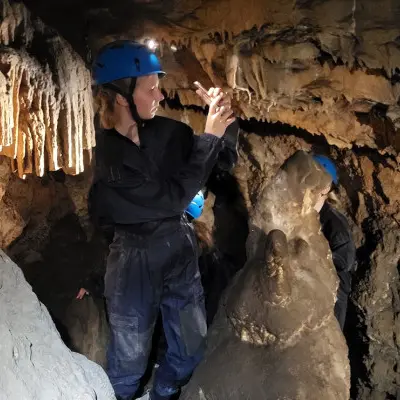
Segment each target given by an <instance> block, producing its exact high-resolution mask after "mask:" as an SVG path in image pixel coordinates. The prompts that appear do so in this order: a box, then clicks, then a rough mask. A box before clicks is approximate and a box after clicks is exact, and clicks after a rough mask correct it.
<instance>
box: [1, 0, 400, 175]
mask: <svg viewBox="0 0 400 400" xmlns="http://www.w3.org/2000/svg"><path fill="white" fill-rule="evenodd" d="M2 3H3V14H4V15H6V14H7V11H6V9H8V10H9V11H8V19H7V18H5V19H3V22H2V23H1V25H0V43H2V44H3V45H6V46H10V47H11V48H12V49H11V50H10V49H9V48H6V49H3V50H1V51H0V57H1V59H0V65H2V66H3V67H2V68H1V69H0V70H1V72H3V76H4V77H2V75H1V74H0V82H2V79H3V82H2V85H1V86H0V91H1V90H2V89H1V88H2V87H3V88H4V87H5V83H4V81H5V80H7V79H8V82H9V81H10V79H13V82H15V80H16V82H17V84H18V82H20V81H21V79H22V80H24V79H25V80H26V82H29V80H28V78H27V76H28V75H27V73H25V75H24V74H22V78H21V76H20V75H18V74H21V71H19V72H18V68H19V69H20V70H21V68H24V71H28V72H29V73H31V72H32V71H34V70H35V68H34V66H33V65H34V64H35V62H36V64H38V65H39V64H40V65H41V69H40V71H41V73H42V75H41V77H42V78H39V77H38V75H37V74H36V75H35V74H33V75H32V74H31V75H30V76H29V79H31V80H32V79H33V80H34V81H35V84H36V80H37V79H39V80H40V79H43V83H42V86H41V88H42V89H41V92H40V93H41V94H38V93H37V92H36V90H33V92H32V93H30V92H29V90H28V88H29V84H27V85H26V86H27V87H26V89H25V91H23V93H22V96H25V97H24V98H26V99H28V102H30V104H31V103H32V104H34V105H35V107H37V109H38V110H37V112H36V111H33V112H31V114H34V115H35V118H36V119H37V120H39V121H42V125H41V126H40V127H39V126H38V125H35V124H32V123H30V124H29V126H30V129H31V132H30V133H29V134H27V135H26V136H27V137H34V136H35V135H42V137H44V136H46V140H48V139H47V137H48V136H49V133H48V132H50V137H51V132H55V131H56V130H57V129H58V128H57V129H56V128H55V126H54V124H55V123H56V121H57V120H60V118H58V117H57V116H54V115H53V116H52V117H51V118H50V117H49V118H47V117H46V113H47V114H49V113H50V114H51V111H49V107H50V106H49V105H50V104H51V107H53V108H54V109H55V110H56V112H57V110H59V109H61V110H64V111H63V113H62V117H63V118H64V120H63V121H64V122H62V124H63V125H64V126H65V129H66V131H65V133H64V131H63V132H62V134H60V133H59V134H58V139H57V140H58V143H59V148H60V149H64V152H63V155H62V159H61V160H60V156H58V163H57V162H55V161H54V160H56V159H57V157H56V155H55V154H54V146H53V147H51V146H50V145H51V143H50V144H49V145H48V146H47V147H46V146H45V147H44V148H46V149H50V148H52V149H53V155H52V156H51V155H50V156H49V159H50V160H53V161H51V162H49V167H50V169H54V168H56V167H63V168H67V169H69V170H68V172H71V173H78V172H80V171H81V170H82V168H83V165H82V164H83V162H84V160H83V156H82V154H83V153H84V150H85V149H87V150H90V148H91V146H92V145H93V139H92V133H90V134H89V133H88V132H91V129H92V126H91V125H90V122H89V120H90V118H91V116H92V115H91V111H90V110H89V109H88V107H86V108H85V106H83V104H84V103H85V102H87V100H88V99H87V96H89V89H90V88H89V87H90V85H89V79H90V78H88V76H87V71H86V69H85V66H84V62H83V61H82V60H81V59H80V58H79V57H78V56H77V55H75V54H74V53H73V52H72V50H71V48H70V46H69V45H68V44H67V42H68V43H69V44H70V45H71V46H72V48H73V49H74V50H75V51H76V52H77V53H78V54H79V55H80V56H81V57H82V58H83V59H84V60H85V59H86V56H87V54H88V49H91V51H92V52H93V53H95V51H96V49H97V48H98V47H99V46H100V45H101V44H102V43H105V42H107V41H108V40H110V39H111V38H117V37H124V38H140V39H143V38H146V37H151V38H155V39H157V40H158V41H159V42H160V43H161V45H160V48H159V51H160V53H161V56H162V59H163V63H164V66H165V69H166V70H167V72H168V76H167V78H165V80H163V82H162V85H163V88H164V89H165V91H166V92H167V94H168V96H169V97H175V96H178V98H179V100H180V103H181V104H182V105H184V106H185V105H200V103H199V101H198V99H197V98H196V95H195V94H194V92H193V91H192V82H193V80H200V81H201V82H202V83H203V84H204V86H209V85H212V84H214V85H222V86H223V87H225V89H226V90H228V91H230V92H231V93H232V95H233V98H234V104H235V108H236V111H237V114H238V115H240V116H241V117H242V118H251V117H254V118H257V119H259V120H266V121H271V122H275V121H281V122H283V123H287V124H290V125H292V126H296V127H300V128H303V129H306V130H308V131H309V132H311V133H313V134H318V135H324V136H325V137H326V138H327V140H328V142H329V143H331V144H335V145H337V146H339V147H351V146H353V145H356V146H369V147H372V148H376V149H378V150H379V151H380V152H381V153H386V154H391V155H393V156H396V157H397V154H398V151H399V150H400V103H399V97H400V23H399V21H400V0H382V1H380V2H379V6H377V3H376V2H375V1H373V0H354V1H349V0H325V1H324V0H314V1H312V0H295V1H293V0H291V1H289V0H269V1H266V0H247V1H242V0H214V1H209V0H203V1H201V0H163V1H161V0H154V1H152V0H136V1H132V0H131V1H127V0H125V1H123V0H114V1H106V0H103V1H94V0H86V1H83V0H81V1H76V0H75V1H72V0H71V1H67V0H62V1H57V2H54V1H50V0H35V1H33V0H32V1H30V0H25V5H26V6H27V7H28V8H29V9H30V10H31V11H32V12H33V15H35V16H36V15H37V16H39V17H40V18H41V19H42V20H43V21H44V23H45V24H46V25H47V26H51V27H53V28H55V29H56V30H57V31H58V32H60V34H61V35H62V36H63V38H64V39H65V40H66V41H64V40H63V39H60V38H57V39H55V38H56V36H54V34H52V35H50V36H52V37H53V39H52V40H49V39H48V38H47V37H46V36H48V35H49V34H48V33H47V34H46V35H43V34H42V35H41V36H40V40H42V41H43V45H44V43H50V44H51V46H53V47H54V46H56V45H55V44H54V43H58V49H53V50H54V51H52V52H50V53H51V54H52V56H53V58H55V59H53V60H52V61H47V62H44V60H43V57H42V59H40V51H38V42H39V41H40V40H39V39H38V40H37V41H36V42H37V43H36V48H35V46H33V45H32V41H34V39H35V38H37V37H38V33H37V31H38V29H39V30H40V29H42V32H45V29H44V28H43V27H42V28H39V27H38V23H37V22H36V26H35V27H34V28H32V25H29V24H28V23H27V22H26V21H27V15H28V14H27V13H26V11H24V13H25V14H24V15H25V16H24V15H22V14H23V13H22V11H21V10H22V8H23V6H22V5H21V4H13V5H12V7H9V6H8V0H2ZM10 9H12V10H14V11H13V12H11V14H12V16H13V18H14V20H13V22H12V23H11V24H10ZM6 16H7V15H6ZM39 25H40V24H39ZM42 25H43V24H42ZM32 29H34V31H32ZM21 30H23V31H24V32H25V36H24V37H25V47H24V46H21V41H20V40H19V41H18V40H16V39H15V38H16V37H17V36H18V35H21ZM13 32H14V33H13ZM29 32H30V33H29ZM29 35H30V38H29V37H28V36H29ZM43 36H45V37H43ZM7 37H8V40H7ZM172 44H173V45H174V46H173V48H174V51H173V50H172V49H171V45H172ZM24 51H25V52H24ZM65 52H68V53H69V55H68V56H66V55H65V54H64V53H65ZM38 54H39V55H38ZM57 57H58V59H57ZM65 57H67V58H68V60H69V61H68V62H66V61H65ZM50 58H51V57H50ZM22 59H23V62H22V63H21V60H22ZM38 59H39V60H38ZM57 60H58V61H57ZM13 63H14V64H13ZM60 64H62V65H64V66H65V65H70V66H71V68H65V69H64V72H65V73H64V77H63V75H62V74H61V75H60V74H59V73H55V71H60V70H62V68H61V65H60ZM4 65H11V66H12V65H14V67H11V68H10V69H7V68H5V67H4ZM15 65H16V66H17V67H16V66H15ZM22 65H23V66H24V67H22ZM46 65H47V68H48V70H49V71H50V72H49V74H50V75H49V74H48V75H43V73H44V72H43V71H44V68H45V67H44V66H46ZM38 70H39V69H38ZM11 71H12V72H11ZM71 74H72V75H71ZM10 76H12V78H10ZM46 76H47V78H46ZM50 76H51V77H52V78H51V79H50V80H49V79H48V78H49V77H50ZM55 77H56V79H55ZM50 83H51V85H50V86H51V87H46V85H49V84H50ZM71 83H72V84H71ZM14 87H15V86H14ZM18 93H19V92H18V91H17V92H16V91H15V89H14V97H13V96H9V98H8V100H7V101H9V102H10V101H11V102H13V101H14V102H16V98H15V96H16V95H17V94H18ZM20 96H21V94H20ZM79 96H80V98H78V97H79ZM1 98H2V102H3V103H2V108H3V107H5V105H3V104H4V100H3V98H4V96H3V95H2V96H1ZM48 98H51V101H50V100H48ZM25 101H26V100H25ZM57 102H58V103H57ZM87 103H88V104H89V103H90V101H88V102H87ZM41 104H43V107H42V106H41ZM46 104H47V105H46ZM57 104H60V105H62V107H61V108H60V107H59V106H57ZM68 104H69V105H68ZM85 104H86V103H85ZM8 107H10V106H8ZM51 107H50V108H51ZM16 108H17V107H16V106H15V104H14V113H15V109H16ZM31 109H32V108H31ZM39 109H40V110H41V111H39ZM3 110H4V108H3ZM6 113H7V112H6ZM40 113H43V114H44V116H43V117H42V120H41V119H40ZM50 114H49V115H50ZM83 114H84V115H83ZM187 114H188V115H189V117H188V119H189V120H191V119H193V124H196V122H195V121H194V120H195V119H196V118H197V119H198V117H199V115H196V113H195V112H188V113H187ZM1 115H2V121H4V118H5V113H4V111H2V114H1ZM27 118H28V116H25V118H22V119H21V118H20V121H21V120H22V121H26V120H27ZM29 118H30V119H31V120H32V119H33V120H34V119H35V118H34V117H33V116H32V115H31V116H30V117H29ZM29 118H28V119H29ZM49 121H50V122H49ZM51 121H53V122H51ZM74 121H75V122H74ZM78 122H79V123H78ZM21 123H22V122H21ZM51 124H53V126H52V125H51ZM74 124H75V125H77V126H78V125H79V126H78V127H76V126H75V125H74ZM39 125H40V124H39ZM197 125H198V123H197ZM20 129H22V128H20ZM63 129H64V128H63ZM14 131H15V129H14ZM25 131H26V129H25ZM47 131H48V132H47ZM5 132H10V129H8V130H7V128H5V123H4V122H2V124H1V125H0V140H1V141H2V142H1V143H0V145H3V147H4V146H6V147H7V146H9V144H10V140H11V139H10V135H11V134H10V133H8V136H7V134H6V133H5ZM77 135H80V139H79V140H78V139H77V138H75V136H77ZM60 136H61V137H62V138H63V139H62V140H61V141H60ZM16 138H17V136H16V134H15V133H14V140H16ZM65 138H66V139H65ZM53 142H54V143H55V142H57V141H55V139H53ZM63 143H64V144H63ZM21 146H22V145H21ZM25 147H26V144H25ZM32 148H34V146H33V147H32ZM7 151H8V153H7V152H6V153H7V154H8V155H10V156H13V155H14V156H16V154H17V153H18V152H15V149H14V153H13V154H10V151H9V150H7ZM27 151H28V150H27ZM3 152H4V150H3ZM42 152H43V151H42ZM50 153H51V151H50ZM59 153H60V152H58V154H59ZM21 157H22V156H20V159H21V160H25V161H21V160H20V164H21V165H22V164H23V165H25V166H21V165H20V168H19V170H21V171H22V170H23V169H24V168H25V169H26V163H27V162H26V157H25V158H21ZM37 157H40V154H37V155H36V156H35V157H34V160H33V163H35V160H36V159H37ZM28 164H29V163H28ZM21 168H22V169H21ZM40 171H41V169H40V168H39V171H38V169H37V168H36V172H39V173H40ZM28 172H29V169H28Z"/></svg>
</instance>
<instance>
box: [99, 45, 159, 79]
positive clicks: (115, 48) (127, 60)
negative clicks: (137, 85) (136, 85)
mask: <svg viewBox="0 0 400 400" xmlns="http://www.w3.org/2000/svg"><path fill="white" fill-rule="evenodd" d="M152 74H158V75H159V76H164V75H165V72H164V71H163V70H162V69H161V64H160V61H159V60H158V58H157V56H156V55H155V54H154V53H153V52H152V51H151V50H150V49H149V48H148V47H147V46H145V45H143V44H140V43H137V42H133V41H131V40H117V41H115V42H111V43H109V44H107V45H105V46H104V47H103V48H102V49H101V50H100V51H99V53H98V55H97V57H96V59H95V60H94V62H93V78H94V81H95V84H96V85H104V84H106V83H111V82H114V81H117V80H119V79H124V78H138V77H140V76H146V75H152Z"/></svg>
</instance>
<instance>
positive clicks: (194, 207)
mask: <svg viewBox="0 0 400 400" xmlns="http://www.w3.org/2000/svg"><path fill="white" fill-rule="evenodd" d="M203 208H204V195H203V192H202V191H201V190H200V191H199V193H197V194H196V196H194V198H193V200H192V201H191V202H190V204H189V205H188V207H187V208H186V210H185V211H186V213H187V214H189V215H190V216H191V217H192V218H194V219H196V218H199V217H200V215H201V214H202V213H203Z"/></svg>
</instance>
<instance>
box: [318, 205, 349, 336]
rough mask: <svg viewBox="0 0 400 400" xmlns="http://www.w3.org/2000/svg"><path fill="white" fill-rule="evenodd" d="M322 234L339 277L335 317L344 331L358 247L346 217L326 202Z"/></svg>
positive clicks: (322, 219) (321, 219)
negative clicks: (327, 243) (326, 241)
mask: <svg viewBox="0 0 400 400" xmlns="http://www.w3.org/2000/svg"><path fill="white" fill-rule="evenodd" d="M320 222H321V226H322V232H323V234H324V235H325V237H326V239H327V240H328V242H329V247H330V249H331V252H332V258H333V264H334V265H335V268H336V272H337V274H338V277H339V280H340V282H339V288H338V291H337V300H336V304H335V316H336V318H337V320H338V322H339V325H340V328H341V329H342V330H343V328H344V323H345V320H346V312H347V302H348V297H349V294H350V292H351V280H352V272H353V271H354V268H355V266H356V246H355V244H354V241H353V237H352V234H351V231H350V227H349V224H348V222H347V219H346V217H345V216H344V215H343V214H342V213H340V212H339V211H338V210H336V209H335V208H334V207H332V206H331V205H330V204H329V203H328V202H325V203H324V205H323V207H322V209H321V211H320Z"/></svg>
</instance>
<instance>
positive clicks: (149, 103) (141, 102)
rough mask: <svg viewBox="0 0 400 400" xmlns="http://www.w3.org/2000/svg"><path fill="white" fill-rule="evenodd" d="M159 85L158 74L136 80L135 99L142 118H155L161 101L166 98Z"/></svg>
mask: <svg viewBox="0 0 400 400" xmlns="http://www.w3.org/2000/svg"><path fill="white" fill-rule="evenodd" d="M158 85H159V79H158V75H157V74H153V75H147V76H141V77H139V78H138V79H137V81H136V86H135V90H134V92H133V101H134V103H135V105H136V109H137V112H138V114H139V116H140V118H142V119H144V120H146V119H152V118H154V116H155V115H156V113H157V110H158V107H159V104H160V101H162V100H163V99H164V96H163V95H162V93H161V91H160V89H159V87H158Z"/></svg>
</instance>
